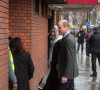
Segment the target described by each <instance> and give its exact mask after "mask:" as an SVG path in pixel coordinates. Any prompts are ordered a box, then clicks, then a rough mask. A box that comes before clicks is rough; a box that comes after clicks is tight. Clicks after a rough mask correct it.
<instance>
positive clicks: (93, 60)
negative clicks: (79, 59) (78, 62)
mask: <svg viewBox="0 0 100 90" xmlns="http://www.w3.org/2000/svg"><path fill="white" fill-rule="evenodd" d="M96 58H98V62H99V65H100V54H97V55H96V54H92V59H91V62H92V71H93V75H97V71H96Z"/></svg>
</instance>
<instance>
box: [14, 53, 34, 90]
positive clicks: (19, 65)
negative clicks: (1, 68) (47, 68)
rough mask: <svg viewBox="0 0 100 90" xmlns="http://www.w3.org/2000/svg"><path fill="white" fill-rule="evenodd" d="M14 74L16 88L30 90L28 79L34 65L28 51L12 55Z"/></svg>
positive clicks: (30, 76)
mask: <svg viewBox="0 0 100 90" xmlns="http://www.w3.org/2000/svg"><path fill="white" fill-rule="evenodd" d="M13 59H14V65H15V75H16V77H17V83H18V89H17V90H30V88H29V79H31V78H32V77H33V72H34V65H33V62H32V59H31V56H30V54H29V53H28V52H24V53H23V54H22V55H20V56H16V55H13Z"/></svg>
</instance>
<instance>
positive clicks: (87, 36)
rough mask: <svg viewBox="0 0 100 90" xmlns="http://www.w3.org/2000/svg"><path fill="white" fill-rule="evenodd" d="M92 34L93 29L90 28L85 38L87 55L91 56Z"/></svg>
mask: <svg viewBox="0 0 100 90" xmlns="http://www.w3.org/2000/svg"><path fill="white" fill-rule="evenodd" d="M91 35H92V33H91V29H90V28H88V29H87V32H86V33H85V39H86V56H89V53H90V48H89V39H90V37H91Z"/></svg>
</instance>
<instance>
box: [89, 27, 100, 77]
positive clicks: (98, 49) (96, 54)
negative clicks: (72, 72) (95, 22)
mask: <svg viewBox="0 0 100 90" xmlns="http://www.w3.org/2000/svg"><path fill="white" fill-rule="evenodd" d="M93 30H94V34H93V35H91V37H90V40H89V45H90V50H91V54H92V58H91V62H92V71H93V74H91V75H90V76H91V77H97V71H96V58H98V62H99V65H100V31H99V30H100V27H95V28H93Z"/></svg>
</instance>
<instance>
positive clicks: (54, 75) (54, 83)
mask: <svg viewBox="0 0 100 90" xmlns="http://www.w3.org/2000/svg"><path fill="white" fill-rule="evenodd" d="M54 28H55V40H54V41H55V45H54V46H53V50H52V60H51V69H50V73H49V75H48V78H47V81H46V85H45V86H44V88H43V90H58V82H59V81H58V71H57V66H58V53H59V50H60V45H61V40H62V39H61V38H62V35H59V33H58V31H57V29H56V28H57V27H54ZM59 39H60V40H59Z"/></svg>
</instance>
